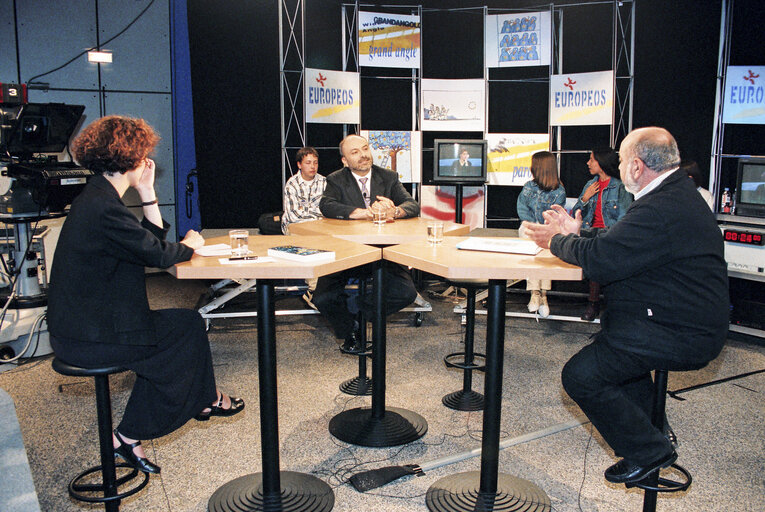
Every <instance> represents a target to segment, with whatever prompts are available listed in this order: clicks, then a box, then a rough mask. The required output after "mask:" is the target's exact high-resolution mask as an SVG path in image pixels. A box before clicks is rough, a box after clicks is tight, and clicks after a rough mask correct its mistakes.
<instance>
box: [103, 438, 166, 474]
mask: <svg viewBox="0 0 765 512" xmlns="http://www.w3.org/2000/svg"><path fill="white" fill-rule="evenodd" d="M114 437H116V438H117V441H118V442H119V443H120V445H119V446H118V447H116V448H115V449H114V454H115V455H117V456H119V457H120V458H121V459H122V460H124V461H125V462H127V463H128V464H130V465H131V466H133V467H134V468H135V469H137V470H139V471H143V472H144V473H154V474H159V471H160V469H161V468H160V467H159V466H157V465H156V464H154V463H152V462H151V461H150V460H149V459H147V458H146V457H139V456H138V455H136V454H135V452H133V448H135V447H136V446H141V441H136V442H135V443H128V442H127V441H125V438H124V437H122V434H120V433H119V432H117V430H116V429H115V430H114Z"/></svg>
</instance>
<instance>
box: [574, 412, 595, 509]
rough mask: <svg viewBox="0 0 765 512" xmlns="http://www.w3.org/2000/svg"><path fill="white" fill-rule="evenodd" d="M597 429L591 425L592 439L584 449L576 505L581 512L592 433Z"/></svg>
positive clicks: (589, 439) (588, 440)
mask: <svg viewBox="0 0 765 512" xmlns="http://www.w3.org/2000/svg"><path fill="white" fill-rule="evenodd" d="M594 429H595V427H594V426H593V425H592V423H590V437H589V438H588V439H587V445H586V446H585V447H584V463H583V464H582V483H581V484H579V495H578V496H577V497H576V503H577V505H578V506H579V512H584V511H583V510H582V489H584V481H585V480H586V479H587V452H588V451H589V450H590V444H591V443H592V433H593V430H594Z"/></svg>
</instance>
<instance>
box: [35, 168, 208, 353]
mask: <svg viewBox="0 0 765 512" xmlns="http://www.w3.org/2000/svg"><path fill="white" fill-rule="evenodd" d="M167 228H168V226H167V225H165V226H164V227H163V228H159V227H157V226H155V225H154V224H152V223H151V222H149V221H147V220H145V219H144V220H143V221H142V222H138V219H136V217H135V215H133V214H132V213H130V211H129V210H128V209H127V207H126V206H125V205H124V204H123V202H122V200H121V199H120V197H119V195H118V194H117V190H116V189H115V188H114V187H113V186H112V185H111V183H109V181H108V180H107V179H106V178H104V177H103V176H101V175H98V176H95V177H94V178H92V179H91V180H90V181H89V182H88V184H87V186H86V187H85V189H84V190H83V191H82V192H81V193H80V195H79V196H77V197H76V198H75V200H74V201H73V202H72V208H71V211H70V212H69V215H68V217H67V219H66V222H64V227H63V228H62V229H61V235H60V236H59V239H58V244H57V246H56V252H55V256H54V258H53V266H52V268H51V279H50V287H49V290H48V317H47V319H48V329H49V331H50V333H51V334H52V335H53V336H56V337H61V338H68V339H75V340H81V341H90V342H99V343H115V344H122V345H153V344H156V336H155V331H154V326H153V324H152V320H151V318H150V315H149V311H150V310H149V301H148V299H147V298H146V283H145V279H146V276H145V269H144V268H145V267H158V268H167V267H169V266H171V265H174V264H175V263H178V262H181V261H186V260H189V259H190V258H191V256H192V254H194V251H193V250H192V249H191V248H189V247H187V246H186V245H183V244H180V243H172V242H166V241H164V238H165V236H166V234H167Z"/></svg>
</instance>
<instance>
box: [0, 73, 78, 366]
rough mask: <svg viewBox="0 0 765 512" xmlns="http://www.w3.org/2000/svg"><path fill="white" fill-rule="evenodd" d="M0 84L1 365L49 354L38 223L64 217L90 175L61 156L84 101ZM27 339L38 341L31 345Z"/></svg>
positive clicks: (44, 231)
mask: <svg viewBox="0 0 765 512" xmlns="http://www.w3.org/2000/svg"><path fill="white" fill-rule="evenodd" d="M0 85H2V90H3V94H2V95H0V170H1V172H0V173H1V174H2V176H3V177H4V178H5V181H6V183H7V182H9V183H10V186H9V187H8V190H7V191H6V192H5V193H4V194H3V195H1V196H0V221H1V222H3V223H4V224H6V229H4V230H0V248H2V249H3V251H4V252H6V253H7V261H6V262H5V267H6V268H5V270H6V272H7V275H6V278H5V281H6V283H5V285H6V288H5V291H2V290H0V301H2V306H3V310H2V314H1V315H0V363H1V362H4V361H13V360H16V359H18V358H20V357H21V356H27V357H30V356H31V355H38V356H39V355H44V354H47V353H50V352H51V349H50V343H49V342H48V333H47V328H46V327H45V324H44V320H43V319H44V315H45V311H46V307H47V293H46V288H47V279H46V275H45V272H46V270H45V251H44V246H43V238H44V237H45V236H46V235H47V233H48V231H49V229H48V227H37V224H38V223H39V221H40V220H44V219H52V218H56V217H63V216H65V215H66V207H67V206H68V205H69V204H70V203H71V202H72V200H73V199H74V198H75V197H76V196H77V194H79V193H80V192H81V191H82V189H83V188H84V187H85V184H86V183H87V181H88V179H89V178H90V177H91V176H92V175H93V173H92V172H91V171H89V170H88V169H83V168H82V167H80V166H78V165H76V164H75V163H74V162H71V161H65V160H64V159H63V158H61V156H62V155H65V154H66V153H65V150H66V149H67V146H68V144H69V140H70V138H71V137H72V134H73V133H74V132H75V130H76V129H77V128H78V126H79V125H80V121H81V119H82V113H83V111H84V110H85V107H84V106H82V105H66V104H63V103H26V97H25V96H26V95H25V94H18V93H17V94H7V93H6V89H9V86H8V84H0ZM10 90H11V91H13V87H12V86H11V87H10ZM33 223H34V227H32V224H33ZM8 226H12V229H8ZM38 269H39V270H41V271H42V272H41V274H42V275H40V273H38ZM41 279H42V283H41ZM33 337H34V341H36V342H37V343H36V344H35V345H34V347H33V350H30V348H32V345H33Z"/></svg>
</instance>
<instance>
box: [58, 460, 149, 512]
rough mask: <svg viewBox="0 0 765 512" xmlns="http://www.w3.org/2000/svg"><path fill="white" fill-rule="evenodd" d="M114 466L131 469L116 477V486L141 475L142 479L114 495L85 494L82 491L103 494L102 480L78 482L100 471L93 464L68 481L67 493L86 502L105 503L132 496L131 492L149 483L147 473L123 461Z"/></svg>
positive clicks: (98, 467)
mask: <svg viewBox="0 0 765 512" xmlns="http://www.w3.org/2000/svg"><path fill="white" fill-rule="evenodd" d="M114 466H115V468H129V469H131V470H132V471H130V472H129V473H127V474H125V475H123V476H121V477H119V478H117V480H116V483H117V486H118V487H119V486H120V485H123V484H125V483H127V482H130V481H131V480H133V479H135V478H137V477H139V476H141V475H143V481H141V482H140V483H139V484H138V485H136V486H135V487H133V488H132V489H128V490H127V491H125V492H121V493H117V494H116V495H114V496H87V495H85V494H82V493H83V492H94V493H96V492H97V493H101V494H104V485H103V482H101V483H93V484H85V483H79V482H80V480H82V479H83V478H85V477H87V476H89V475H92V474H94V473H100V472H101V471H102V467H101V466H94V467H92V468H89V469H86V470H85V471H83V472H82V473H80V474H79V475H77V476H76V477H74V478H73V479H72V481H71V482H69V495H70V496H71V497H72V498H74V499H76V500H80V501H85V502H87V503H106V502H109V501H115V500H121V499H123V498H127V497H128V496H132V495H133V494H135V493H137V492H138V491H140V490H141V489H143V488H144V487H146V485H147V484H148V483H149V474H148V473H141V472H139V471H138V470H137V469H135V468H134V467H133V466H131V465H129V464H126V463H124V462H119V463H116V464H115V465H114Z"/></svg>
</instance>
